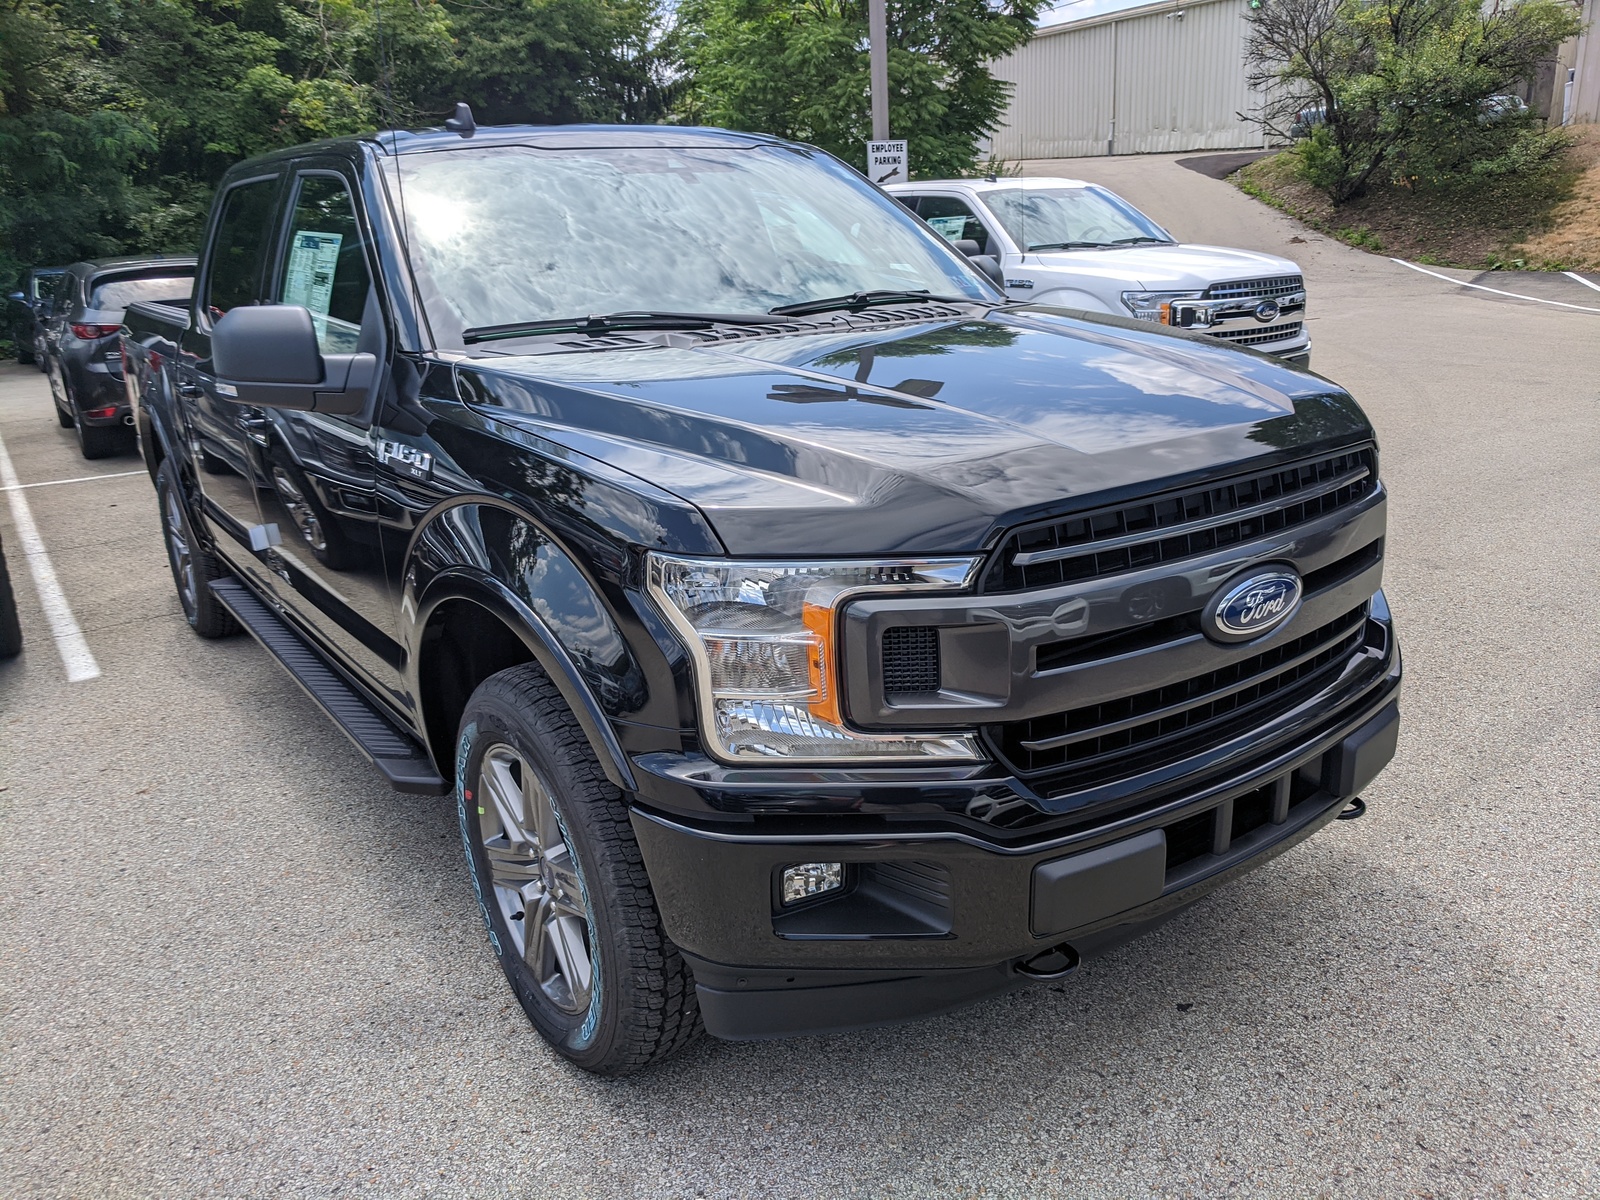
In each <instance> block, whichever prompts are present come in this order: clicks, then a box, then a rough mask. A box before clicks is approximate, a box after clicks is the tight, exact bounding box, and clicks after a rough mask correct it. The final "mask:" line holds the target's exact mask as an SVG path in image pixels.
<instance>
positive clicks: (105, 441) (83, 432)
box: [77, 417, 128, 458]
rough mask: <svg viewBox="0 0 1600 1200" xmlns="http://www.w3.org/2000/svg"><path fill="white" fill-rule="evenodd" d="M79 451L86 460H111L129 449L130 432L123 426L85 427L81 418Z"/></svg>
mask: <svg viewBox="0 0 1600 1200" xmlns="http://www.w3.org/2000/svg"><path fill="white" fill-rule="evenodd" d="M77 425H78V449H79V450H81V451H83V456H84V457H85V458H110V457H111V456H112V455H113V454H118V453H120V452H121V451H123V450H126V449H127V448H128V430H127V428H126V427H125V426H122V425H85V424H84V423H83V419H82V418H81V417H80V418H79V419H78V422H77Z"/></svg>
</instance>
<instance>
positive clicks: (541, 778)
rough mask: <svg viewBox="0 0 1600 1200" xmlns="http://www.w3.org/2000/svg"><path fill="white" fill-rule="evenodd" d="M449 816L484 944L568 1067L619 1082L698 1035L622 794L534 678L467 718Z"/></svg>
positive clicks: (552, 694)
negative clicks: (454, 817)
mask: <svg viewBox="0 0 1600 1200" xmlns="http://www.w3.org/2000/svg"><path fill="white" fill-rule="evenodd" d="M456 745H457V753H456V803H457V808H458V816H459V818H460V824H461V837H462V841H463V842H464V844H465V849H466V855H467V864H468V866H469V868H470V869H471V872H472V886H473V889H474V891H475V892H476V893H477V897H478V906H479V908H480V909H481V911H482V914H483V919H484V923H485V924H486V925H487V927H488V933H489V942H490V945H492V946H493V947H494V951H495V954H496V956H497V957H498V958H499V960H500V966H501V968H502V969H503V970H504V971H505V973H506V978H507V980H508V981H509V982H510V984H511V988H512V991H513V992H515V993H516V997H517V1000H518V1001H519V1002H520V1003H521V1005H522V1007H523V1010H524V1011H525V1012H526V1013H527V1014H528V1018H529V1019H530V1020H531V1021H532V1022H533V1026H534V1028H535V1029H537V1030H538V1031H539V1033H540V1034H541V1035H543V1037H544V1038H545V1040H546V1041H548V1042H549V1043H550V1044H551V1045H552V1046H553V1047H554V1048H555V1049H556V1051H557V1053H559V1054H561V1055H562V1056H563V1057H564V1058H567V1059H569V1060H570V1061H572V1062H573V1063H575V1064H576V1065H577V1066H580V1067H582V1068H583V1069H584V1070H587V1071H593V1072H595V1073H596V1074H599V1075H627V1074H631V1073H632V1072H634V1071H638V1070H640V1069H642V1068H644V1067H646V1066H649V1065H650V1064H651V1063H653V1062H656V1061H658V1060H659V1059H662V1058H665V1057H666V1056H667V1055H669V1054H672V1053H673V1052H674V1051H676V1050H678V1049H680V1048H681V1047H683V1046H686V1045H688V1044H689V1043H690V1042H691V1041H693V1040H694V1039H695V1037H696V1036H698V1034H699V1033H700V1030H701V1025H700V1010H699V1006H698V1004H697V1003H696V999H695V993H694V981H693V979H692V978H691V977H690V974H689V970H688V967H687V966H686V965H685V963H684V961H683V958H682V956H681V955H680V954H679V953H678V951H677V948H676V947H674V946H673V945H672V943H671V942H670V941H669V940H668V939H667V935H666V932H665V931H664V930H663V929H662V927H661V917H660V914H659V913H658V912H657V910H656V905H655V899H654V895H653V893H652V892H651V890H650V880H649V877H648V875H647V874H646V872H645V868H644V862H643V859H642V858H641V856H640V854H639V846H638V843H637V842H636V841H635V840H634V837H633V829H632V827H631V826H630V825H629V822H628V807H627V805H626V804H625V803H624V802H623V799H622V795H621V793H620V792H619V791H618V790H617V789H616V788H615V787H614V786H612V784H611V783H610V782H609V781H608V780H607V779H606V777H605V774H604V772H603V771H602V770H601V769H600V764H599V763H598V762H597V761H596V760H595V757H594V754H593V753H592V751H591V750H590V749H589V744H588V741H587V739H585V737H584V735H583V731H582V729H581V728H580V727H579V725H578V723H577V721H576V720H575V719H574V718H573V716H572V713H571V712H570V710H568V708H567V706H566V704H565V702H564V701H563V700H562V697H561V693H560V692H559V691H558V690H557V689H556V687H555V685H554V684H553V683H551V681H550V678H549V677H548V676H547V675H545V673H544V672H543V671H542V670H540V669H539V667H538V666H536V665H534V664H527V665H524V666H520V667H512V668H511V669H509V670H506V671H502V672H500V673H499V674H498V675H494V676H491V677H490V678H489V679H487V680H486V681H484V683H483V685H482V686H481V687H479V688H478V690H477V691H476V692H474V693H473V694H472V698H471V699H470V700H469V701H468V702H467V707H466V711H465V712H464V713H463V715H462V718H461V733H460V737H459V739H458V741H457V744H456Z"/></svg>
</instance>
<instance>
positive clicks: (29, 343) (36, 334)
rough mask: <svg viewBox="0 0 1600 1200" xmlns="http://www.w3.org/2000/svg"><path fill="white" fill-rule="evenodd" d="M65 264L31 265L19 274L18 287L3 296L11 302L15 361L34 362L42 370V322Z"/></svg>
mask: <svg viewBox="0 0 1600 1200" xmlns="http://www.w3.org/2000/svg"><path fill="white" fill-rule="evenodd" d="M66 271H67V269H66V268H65V267H34V268H33V269H32V270H31V271H29V272H27V273H26V274H25V275H23V277H22V280H21V283H22V287H21V288H20V289H19V290H17V291H15V292H12V293H11V295H10V296H8V297H7V299H8V300H10V301H11V305H12V308H11V312H10V313H9V314H8V315H9V316H10V318H11V331H12V338H13V340H14V341H15V342H16V346H17V361H18V362H20V363H38V364H39V369H40V370H41V371H42V370H43V369H44V323H45V319H46V318H48V317H49V315H50V308H51V305H52V303H53V297H54V293H55V284H56V281H57V280H59V279H60V278H61V277H62V276H63V275H64V274H66Z"/></svg>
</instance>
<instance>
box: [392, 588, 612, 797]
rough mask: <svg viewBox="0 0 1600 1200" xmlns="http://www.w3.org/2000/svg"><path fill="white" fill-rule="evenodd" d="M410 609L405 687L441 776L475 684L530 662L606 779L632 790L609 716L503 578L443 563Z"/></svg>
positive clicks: (448, 768)
mask: <svg viewBox="0 0 1600 1200" xmlns="http://www.w3.org/2000/svg"><path fill="white" fill-rule="evenodd" d="M416 611H417V620H416V623H415V625H414V629H415V641H414V647H415V648H414V652H413V653H412V655H411V662H412V678H411V680H410V684H411V688H412V695H413V696H415V697H416V699H417V710H418V714H417V715H418V724H419V726H420V728H421V730H422V733H423V735H424V737H425V739H426V741H427V744H428V749H429V751H430V753H431V754H432V755H433V761H434V764H435V766H436V767H437V768H438V769H439V773H440V775H441V776H442V777H443V778H445V779H446V780H447V781H452V780H453V779H454V776H455V744H456V735H457V730H458V727H459V725H460V722H461V714H462V712H463V711H464V710H465V708H466V705H467V701H468V699H470V698H471V696H472V693H473V692H474V691H475V690H477V688H478V685H479V684H481V683H482V682H483V681H484V680H485V679H487V678H489V677H490V676H491V675H495V674H498V673H499V672H500V671H503V670H506V669H507V668H509V667H514V666H519V665H521V664H522V663H526V662H533V663H537V664H538V665H539V667H540V669H541V670H543V671H544V673H545V674H546V675H548V676H549V677H550V680H551V682H552V683H554V684H555V686H556V688H557V690H559V691H560V693H561V696H562V699H563V700H564V701H565V702H566V705H567V707H568V708H569V709H570V710H571V711H572V714H573V716H574V717H575V718H576V719H577V721H578V724H579V725H580V726H581V727H582V729H583V733H584V736H585V737H586V738H587V739H588V742H589V745H590V748H591V749H592V750H593V751H594V755H595V758H596V759H597V760H598V761H599V763H600V766H601V768H602V769H603V770H604V771H605V773H606V777H607V778H608V779H609V780H610V781H611V782H612V783H614V784H615V785H616V786H617V787H619V788H622V789H624V790H626V791H633V790H635V782H634V776H633V771H632V768H631V767H630V766H629V764H628V759H627V756H626V755H625V754H624V753H623V750H622V745H621V743H620V742H619V741H618V739H617V736H616V733H615V731H614V730H613V729H612V726H611V721H610V717H609V716H608V714H607V712H606V710H605V708H604V706H603V705H602V704H601V702H600V700H599V698H598V697H597V696H596V694H595V690H594V688H593V687H592V686H591V685H590V683H589V682H588V680H586V679H585V677H584V673H583V671H582V670H580V668H579V666H578V664H577V662H576V661H575V658H574V655H573V654H572V652H571V651H569V649H568V648H567V647H566V646H564V645H563V644H562V642H561V640H560V639H559V638H558V637H557V636H556V633H555V632H554V631H553V630H552V629H551V627H550V625H549V624H548V623H547V622H546V621H545V620H544V619H543V618H541V617H540V615H539V614H538V613H537V612H535V611H534V609H533V607H532V606H531V605H530V604H528V603H527V601H526V600H525V599H524V598H523V597H522V596H520V595H518V594H517V593H516V592H515V591H514V590H513V589H512V588H511V587H510V586H508V585H507V584H506V583H505V582H504V581H502V580H500V579H497V578H495V577H494V576H493V575H491V574H489V573H488V572H486V571H483V570H481V569H475V568H472V567H469V566H465V565H457V566H452V567H449V568H446V569H445V570H443V571H440V572H439V573H438V574H436V575H435V576H434V577H433V579H432V580H430V582H429V584H428V586H427V588H426V590H425V592H424V593H423V595H422V596H421V597H420V599H419V602H418V604H417V610H416Z"/></svg>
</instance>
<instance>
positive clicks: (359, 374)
mask: <svg viewBox="0 0 1600 1200" xmlns="http://www.w3.org/2000/svg"><path fill="white" fill-rule="evenodd" d="M211 366H212V369H213V370H214V371H215V372H216V375H217V392H218V393H219V394H220V395H222V396H225V397H227V398H228V399H230V400H232V401H234V402H235V403H237V404H255V405H260V406H261V407H262V408H291V409H297V410H299V411H301V412H322V413H333V414H335V415H337V416H346V417H348V416H354V415H355V414H357V413H359V412H361V411H363V410H364V409H365V408H366V406H367V399H368V396H369V394H370V393H371V391H372V385H373V383H374V381H375V380H376V379H377V376H378V359H377V356H376V355H372V354H323V353H322V350H321V347H320V346H319V345H318V344H317V327H316V325H315V323H313V321H312V319H311V313H310V311H309V310H308V309H305V308H303V307H301V306H300V305H298V304H269V305H263V306H260V307H242V308H235V309H233V310H232V311H231V312H229V313H228V314H227V315H226V316H224V317H223V318H222V319H221V320H220V321H218V322H217V324H216V328H215V329H213V330H212V331H211Z"/></svg>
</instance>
